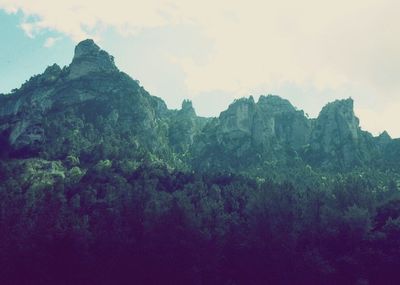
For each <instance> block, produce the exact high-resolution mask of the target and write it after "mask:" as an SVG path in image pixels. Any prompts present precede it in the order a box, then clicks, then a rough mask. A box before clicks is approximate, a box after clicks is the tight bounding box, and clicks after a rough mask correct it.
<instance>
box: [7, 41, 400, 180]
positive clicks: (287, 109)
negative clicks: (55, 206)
mask: <svg viewBox="0 0 400 285" xmlns="http://www.w3.org/2000/svg"><path fill="white" fill-rule="evenodd" d="M397 150H398V142H397V141H395V140H392V139H391V138H390V136H389V135H388V134H386V133H384V134H382V135H381V136H379V137H377V138H374V137H372V135H370V134H369V133H367V132H364V131H362V130H361V129H360V127H359V121H358V119H357V118H356V116H355V115H354V111H353V101H352V100H351V99H347V100H339V101H335V102H332V103H330V104H328V105H326V106H325V107H324V108H323V109H322V111H321V113H320V114H319V116H318V118H316V119H309V118H308V117H306V116H305V115H304V112H303V111H301V110H297V109H296V108H295V107H294V106H292V105H291V104H290V102H289V101H287V100H285V99H282V98H280V97H278V96H272V95H268V96H261V97H260V98H259V100H258V101H257V102H255V100H254V98H253V97H249V98H242V99H239V100H235V102H233V103H232V104H231V105H230V106H229V108H228V109H227V110H226V111H224V112H222V113H221V114H220V116H219V117H218V118H201V117H199V116H197V115H196V112H195V110H194V108H193V106H192V103H191V102H190V101H187V100H185V101H184V102H183V103H182V108H181V109H180V110H169V109H168V108H167V107H166V104H165V103H164V101H163V100H161V99H160V98H157V97H154V96H151V95H150V94H149V93H148V92H147V91H146V90H145V89H144V88H143V87H141V86H140V85H139V84H138V81H136V80H133V79H132V78H130V77H129V76H128V75H126V74H125V73H123V72H121V71H119V70H118V68H117V67H116V66H115V64H114V60H113V57H112V56H111V55H109V54H108V53H107V52H106V51H103V50H101V49H100V47H99V46H97V45H96V44H95V43H94V42H93V41H92V40H85V41H83V42H81V43H79V44H78V45H77V46H76V48H75V54H74V57H73V60H72V62H71V64H70V65H69V66H67V67H64V68H61V67H59V66H58V65H56V64H55V65H53V66H50V67H48V68H47V69H46V70H45V71H44V73H43V74H40V75H36V76H34V77H32V78H31V79H30V80H29V81H27V82H26V83H25V84H23V85H22V86H21V88H19V89H17V90H16V91H15V92H13V93H12V94H8V95H0V155H1V156H2V157H10V158H16V157H17V158H18V157H35V156H39V157H41V158H44V159H48V160H54V159H64V158H66V157H70V156H71V155H72V156H75V157H79V158H80V159H81V161H86V162H87V163H91V162H93V163H95V162H96V161H100V160H104V159H108V158H117V159H134V160H139V161H143V160H146V161H147V160H152V161H154V160H157V161H164V162H165V161H167V162H168V163H169V164H170V165H171V166H172V167H174V166H176V165H182V164H185V165H186V167H189V168H194V169H198V170H218V171H233V172H235V171H247V170H249V169H252V170H253V169H256V170H257V171H258V172H259V173H262V172H265V171H266V170H268V169H271V168H273V167H275V166H276V165H277V164H282V165H285V167H292V166H293V165H294V164H302V165H304V166H305V165H307V164H309V165H311V166H312V167H315V168H322V169H328V170H329V169H342V170H345V169H349V168H351V167H354V166H362V165H363V164H365V163H369V162H370V161H372V160H374V161H384V160H385V158H384V157H387V156H390V154H391V153H397V152H398V151H397ZM391 161H393V159H392V160H391ZM396 163H397V162H395V161H393V165H395V164H396Z"/></svg>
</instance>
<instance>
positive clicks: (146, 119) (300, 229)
mask: <svg viewBox="0 0 400 285" xmlns="http://www.w3.org/2000/svg"><path fill="white" fill-rule="evenodd" d="M353 104H354V102H353V100H352V99H345V100H337V101H334V102H331V103H329V104H327V105H326V106H325V107H324V108H323V109H322V110H321V112H320V114H319V115H318V117H317V118H312V119H310V118H308V116H306V115H305V114H304V112H303V111H301V110H298V109H297V108H296V107H294V106H293V105H292V104H291V103H290V102H289V101H288V100H285V99H283V98H281V97H278V96H273V95H267V96H260V97H259V99H258V100H257V101H256V100H254V98H253V97H251V96H250V97H249V98H241V99H238V100H235V101H234V102H233V103H232V104H230V105H229V107H228V108H227V110H225V111H223V112H221V114H220V115H219V116H218V117H215V118H203V117H200V116H198V115H197V114H196V111H195V109H194V107H193V105H192V102H191V101H189V100H184V101H183V102H182V107H181V108H180V109H179V110H171V109H168V108H167V106H166V104H165V103H164V101H163V100H162V99H160V98H158V97H155V96H152V95H150V94H149V93H148V92H147V91H146V90H145V89H144V88H143V87H142V86H140V84H139V81H137V80H134V79H132V78H131V77H130V76H128V75H127V74H125V73H123V72H121V71H120V70H119V69H118V68H117V67H116V66H115V64H114V60H113V57H112V56H110V55H109V54H108V53H107V52H106V51H104V50H102V49H101V48H100V47H99V46H98V45H96V44H95V43H94V42H93V41H92V40H85V41H83V42H81V43H79V44H78V45H77V46H76V48H75V53H74V56H73V59H72V62H71V64H70V65H69V66H66V67H63V68H61V67H59V66H58V65H52V66H50V67H48V68H47V69H46V70H45V71H44V72H43V73H42V74H40V75H36V76H33V77H32V78H31V79H29V80H28V81H27V82H26V83H24V84H23V85H22V86H21V87H20V88H18V89H14V90H13V91H12V92H11V94H7V95H0V249H1V254H0V284H6V285H8V284H10V285H11V284H13V285H15V284H24V285H25V284H78V285H80V284H82V285H86V284H224V285H225V284H226V285H233V284H236V285H242V284H243V285H247V284H278V285H280V284H282V285H287V284H324V285H326V284H370V285H380V284H400V275H399V273H398V271H399V270H398V268H399V267H400V261H399V258H398V257H399V256H400V239H399V237H400V191H399V189H400V167H399V166H400V165H399V164H400V162H399V161H398V157H399V156H400V140H399V139H393V138H391V137H390V135H389V134H388V133H387V132H383V133H382V134H381V135H379V136H377V137H374V136H372V135H371V134H370V133H368V132H366V131H363V130H362V129H361V128H360V125H359V120H358V118H357V117H356V116H355V114H354V110H353Z"/></svg>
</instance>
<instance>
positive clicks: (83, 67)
mask: <svg viewBox="0 0 400 285" xmlns="http://www.w3.org/2000/svg"><path fill="white" fill-rule="evenodd" d="M69 69H70V73H69V78H70V79H75V78H78V77H81V76H84V75H87V74H89V73H93V72H115V71H118V68H117V67H116V66H115V63H114V57H113V56H111V55H109V54H108V53H107V52H106V51H104V50H102V49H101V48H100V47H99V46H98V45H97V44H96V43H95V42H94V41H93V40H91V39H87V40H84V41H82V42H80V43H79V44H78V45H77V46H76V47H75V53H74V58H73V60H72V63H71V65H70V66H69Z"/></svg>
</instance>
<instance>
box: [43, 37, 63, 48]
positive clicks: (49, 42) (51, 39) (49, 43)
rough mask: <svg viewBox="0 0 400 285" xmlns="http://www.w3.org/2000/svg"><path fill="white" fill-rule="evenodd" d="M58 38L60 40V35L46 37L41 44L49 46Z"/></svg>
mask: <svg viewBox="0 0 400 285" xmlns="http://www.w3.org/2000/svg"><path fill="white" fill-rule="evenodd" d="M59 40H61V37H48V38H47V39H46V41H45V42H44V44H43V46H44V47H46V48H51V47H52V46H54V44H55V43H56V42H58V41H59Z"/></svg>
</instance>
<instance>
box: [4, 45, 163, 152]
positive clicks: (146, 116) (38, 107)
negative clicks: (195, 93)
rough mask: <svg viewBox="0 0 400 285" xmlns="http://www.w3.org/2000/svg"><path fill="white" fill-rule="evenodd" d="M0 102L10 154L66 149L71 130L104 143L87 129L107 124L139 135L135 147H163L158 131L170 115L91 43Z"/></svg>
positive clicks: (160, 103)
mask: <svg viewBox="0 0 400 285" xmlns="http://www.w3.org/2000/svg"><path fill="white" fill-rule="evenodd" d="M0 100H1V103H2V104H1V107H0V133H1V141H2V144H3V149H8V152H9V154H10V155H11V156H29V155H31V154H32V153H41V152H43V151H44V150H45V148H47V147H49V148H51V147H52V146H54V144H57V145H61V144H63V143H65V144H66V145H67V142H66V141H65V140H66V139H65V136H66V133H67V132H68V131H69V129H70V128H71V127H73V128H75V132H76V133H77V134H76V136H77V137H80V138H85V139H86V140H87V141H88V142H87V143H88V144H89V143H91V144H99V143H101V140H97V139H99V138H97V139H96V140H97V142H96V140H95V139H94V138H93V139H92V138H88V137H87V136H88V134H87V130H86V129H88V128H89V129H90V128H91V129H95V130H96V131H97V132H99V133H103V132H104V130H103V128H104V127H105V126H106V125H114V126H116V125H118V128H117V129H115V131H118V132H120V133H123V132H125V133H130V134H132V135H133V134H136V142H135V144H140V145H142V146H144V147H146V148H149V149H155V148H162V146H163V140H165V135H160V134H162V133H161V132H160V131H159V130H160V128H162V126H161V124H160V120H162V118H164V117H166V116H167V115H168V114H167V113H168V110H167V107H166V105H165V103H164V102H163V101H162V100H161V99H159V98H157V97H154V96H151V95H150V94H148V93H147V92H146V91H145V90H144V89H143V88H142V87H141V86H139V84H138V83H137V81H135V80H133V79H131V78H130V77H129V76H128V75H126V74H125V73H123V72H120V71H119V70H118V69H117V68H116V66H115V65H114V61H113V58H112V56H110V55H109V54H108V53H107V52H105V51H103V50H101V49H100V48H99V47H98V46H97V45H96V44H95V43H94V42H93V41H92V40H86V41H83V42H81V43H79V44H78V45H77V46H76V49H75V55H74V58H73V61H72V63H71V64H70V65H69V66H68V67H65V68H63V69H61V68H60V67H59V66H57V65H53V66H51V67H49V68H47V69H46V70H45V72H44V73H43V74H40V75H37V76H34V77H32V78H31V79H30V80H29V81H27V82H26V83H25V84H23V85H22V86H21V88H20V89H18V90H17V91H15V92H14V94H10V95H6V96H2V98H1V99H0ZM72 121H74V123H72ZM56 123H58V125H57V126H58V129H55V125H56ZM63 124H64V125H63ZM71 124H72V125H71ZM77 126H80V127H79V128H78V127H77ZM64 128H65V129H64ZM85 130H86V131H85ZM92 132H94V131H92ZM71 139H72V138H70V139H68V140H71ZM3 153H4V151H3Z"/></svg>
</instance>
